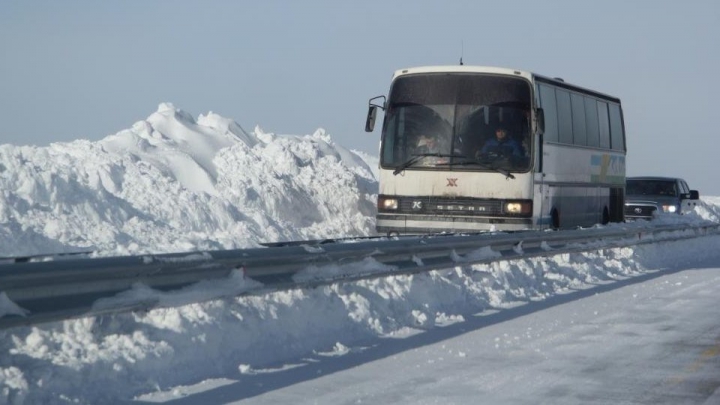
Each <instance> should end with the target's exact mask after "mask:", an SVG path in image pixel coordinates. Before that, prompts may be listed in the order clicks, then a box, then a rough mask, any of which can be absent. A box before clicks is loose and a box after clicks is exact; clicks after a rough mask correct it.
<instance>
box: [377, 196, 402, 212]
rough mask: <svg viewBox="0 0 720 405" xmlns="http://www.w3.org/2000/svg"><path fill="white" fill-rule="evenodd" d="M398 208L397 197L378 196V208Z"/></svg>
mask: <svg viewBox="0 0 720 405" xmlns="http://www.w3.org/2000/svg"><path fill="white" fill-rule="evenodd" d="M396 209H398V200H397V198H384V197H381V198H378V210H396Z"/></svg>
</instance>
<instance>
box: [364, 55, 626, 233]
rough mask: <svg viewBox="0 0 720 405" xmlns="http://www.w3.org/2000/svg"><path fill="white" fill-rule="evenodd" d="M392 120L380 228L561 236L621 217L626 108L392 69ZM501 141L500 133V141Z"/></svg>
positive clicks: (508, 79)
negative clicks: (537, 232)
mask: <svg viewBox="0 0 720 405" xmlns="http://www.w3.org/2000/svg"><path fill="white" fill-rule="evenodd" d="M369 104H370V106H369V111H368V117H367V122H366V126H365V130H366V131H368V132H372V131H373V128H374V125H375V119H376V115H377V109H378V108H381V109H383V110H384V111H385V117H384V120H383V126H382V136H381V142H380V159H379V161H380V170H379V188H380V189H379V194H378V213H377V224H376V227H377V231H378V232H380V233H387V234H419V233H438V232H479V231H486V230H524V229H545V228H552V229H563V228H575V227H578V226H591V225H593V224H597V223H603V224H604V223H607V222H611V221H613V222H620V221H622V220H623V205H624V195H625V154H626V148H625V130H624V123H623V114H622V108H621V105H620V99H618V98H616V97H612V96H609V95H606V94H603V93H600V92H598V91H594V90H589V89H586V88H582V87H578V86H575V85H571V84H569V83H566V82H564V81H563V80H562V79H559V78H554V79H553V78H550V77H545V76H541V75H537V74H534V73H531V72H526V71H519V70H514V69H506V68H496V67H479V66H463V65H459V66H431V67H417V68H409V69H402V70H398V71H396V72H395V74H394V75H393V78H392V83H391V85H390V92H389V95H388V97H387V98H386V97H385V96H379V97H375V98H372V99H370V102H369ZM499 132H504V134H502V133H500V134H499Z"/></svg>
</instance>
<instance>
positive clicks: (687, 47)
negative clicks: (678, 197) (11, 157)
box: [0, 0, 720, 195]
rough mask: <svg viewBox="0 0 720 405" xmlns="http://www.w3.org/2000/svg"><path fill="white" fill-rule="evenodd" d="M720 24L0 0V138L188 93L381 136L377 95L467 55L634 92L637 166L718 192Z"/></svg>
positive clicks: (126, 114)
mask: <svg viewBox="0 0 720 405" xmlns="http://www.w3.org/2000/svg"><path fill="white" fill-rule="evenodd" d="M719 42H720V2H717V1H715V0H700V1H691V2H680V1H664V0H663V1H654V0H646V1H625V0H605V1H577V0H568V1H559V0H558V1H524V0H518V1H513V2H500V1H478V0H471V1H447V0H446V1H409V0H408V1H379V0H378V1H376V0H368V1H362V2H343V1H330V0H328V1H290V0H287V1H262V2H251V1H210V2H206V1H150V2H148V1H122V2H97V1H63V2H56V1H36V2H20V1H1V2H0V120H1V122H2V124H0V144H2V143H11V144H16V145H28V144H34V145H47V144H48V143H51V142H66V141H72V140H75V139H89V140H93V141H95V140H99V139H102V138H104V137H105V136H107V135H109V134H114V133H116V132H118V131H120V130H122V129H125V128H129V127H131V126H132V124H133V123H134V122H135V121H138V120H141V119H144V118H146V117H147V116H148V115H150V114H151V113H152V112H154V111H155V110H156V109H157V106H158V104H159V103H161V102H172V103H173V104H175V106H176V107H178V108H181V109H183V110H185V111H187V112H188V113H190V114H192V115H194V116H197V115H199V114H206V113H207V112H209V111H213V112H216V113H218V114H220V115H222V116H225V117H228V118H233V119H235V120H236V121H238V123H239V124H240V125H242V126H243V127H245V128H246V129H252V128H253V127H254V126H255V125H259V126H260V127H262V128H263V129H264V130H265V131H268V132H275V133H279V134H298V135H302V134H310V133H313V132H314V131H315V130H316V129H317V128H324V129H325V130H326V131H327V132H328V133H329V134H331V135H332V137H333V139H334V140H335V141H336V142H338V143H340V144H341V145H343V146H346V147H348V148H351V149H358V150H362V151H365V152H369V153H373V154H376V153H377V148H378V143H379V136H380V134H379V129H376V131H375V132H374V133H371V134H367V133H365V132H364V120H365V114H366V110H367V100H368V99H369V98H370V97H373V96H376V95H381V94H387V90H388V86H389V81H390V77H391V75H392V73H393V72H394V71H395V70H397V69H401V68H404V67H410V66H422V65H440V64H442V65H444V64H457V63H458V61H459V59H460V56H461V55H462V56H463V60H464V62H465V64H467V65H488V66H501V67H511V68H516V69H523V70H530V71H534V72H537V73H540V74H543V75H547V76H553V77H557V76H559V77H563V78H564V79H565V80H566V81H568V82H571V83H574V84H578V85H581V86H583V87H588V88H592V89H595V90H598V91H601V92H604V93H608V94H611V95H614V96H617V97H619V98H620V99H621V100H622V102H623V107H624V112H625V125H626V130H627V134H628V157H627V168H628V175H669V176H679V177H683V178H685V179H686V180H687V181H688V183H689V184H690V186H691V188H694V189H698V190H699V191H700V194H701V195H720V182H717V181H716V180H715V177H716V175H715V170H714V169H713V167H712V164H714V162H715V160H716V159H717V158H716V154H715V153H714V152H715V151H717V150H720V131H719V130H718V123H717V119H718V118H717V117H718V116H719V115H718V114H717V112H716V108H715V103H714V101H715V100H716V99H717V94H719V93H720V79H718V76H717V74H718V72H720V46H719V45H718V43H719ZM379 118H380V119H382V116H380V117H379Z"/></svg>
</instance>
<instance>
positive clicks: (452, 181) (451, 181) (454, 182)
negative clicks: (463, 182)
mask: <svg viewBox="0 0 720 405" xmlns="http://www.w3.org/2000/svg"><path fill="white" fill-rule="evenodd" d="M447 181H448V184H447V186H445V187H457V179H451V178H448V179H447Z"/></svg>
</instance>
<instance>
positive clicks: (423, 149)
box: [415, 135, 450, 153]
mask: <svg viewBox="0 0 720 405" xmlns="http://www.w3.org/2000/svg"><path fill="white" fill-rule="evenodd" d="M448 149H450V146H449V141H446V140H445V139H444V138H443V137H441V138H440V139H438V137H437V136H430V135H420V137H418V141H417V144H416V147H415V153H448Z"/></svg>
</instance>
